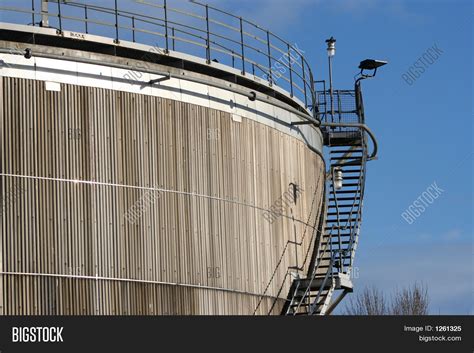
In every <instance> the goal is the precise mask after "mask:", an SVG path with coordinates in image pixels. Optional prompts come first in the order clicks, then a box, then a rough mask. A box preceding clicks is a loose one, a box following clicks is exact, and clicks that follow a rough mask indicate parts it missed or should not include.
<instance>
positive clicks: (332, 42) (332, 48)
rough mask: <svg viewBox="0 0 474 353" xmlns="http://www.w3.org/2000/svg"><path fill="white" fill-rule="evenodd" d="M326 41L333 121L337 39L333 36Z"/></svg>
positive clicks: (332, 119) (332, 117) (332, 120)
mask: <svg viewBox="0 0 474 353" xmlns="http://www.w3.org/2000/svg"><path fill="white" fill-rule="evenodd" d="M326 43H327V45H328V47H327V51H328V61H329V96H330V98H331V122H334V99H333V97H334V92H333V88H332V58H333V56H334V55H336V39H334V37H331V38H329V39H326Z"/></svg>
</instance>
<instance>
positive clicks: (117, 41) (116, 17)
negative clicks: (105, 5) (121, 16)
mask: <svg viewBox="0 0 474 353" xmlns="http://www.w3.org/2000/svg"><path fill="white" fill-rule="evenodd" d="M117 1H118V0H115V43H116V44H118V43H120V40H119V27H118V4H117Z"/></svg>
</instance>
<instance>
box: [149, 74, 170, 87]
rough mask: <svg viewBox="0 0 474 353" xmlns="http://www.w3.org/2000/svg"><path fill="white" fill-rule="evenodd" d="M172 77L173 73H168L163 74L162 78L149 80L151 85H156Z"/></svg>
mask: <svg viewBox="0 0 474 353" xmlns="http://www.w3.org/2000/svg"><path fill="white" fill-rule="evenodd" d="M170 79H171V74H168V75H166V76H163V77H160V78H156V79H154V80H150V81H148V83H149V84H150V85H154V84H155V83H160V82H163V81H168V80H170Z"/></svg>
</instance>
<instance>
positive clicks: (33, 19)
mask: <svg viewBox="0 0 474 353" xmlns="http://www.w3.org/2000/svg"><path fill="white" fill-rule="evenodd" d="M31 24H32V25H33V27H34V26H35V0H31Z"/></svg>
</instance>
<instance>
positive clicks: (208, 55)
mask: <svg viewBox="0 0 474 353" xmlns="http://www.w3.org/2000/svg"><path fill="white" fill-rule="evenodd" d="M206 35H207V37H206V60H207V63H208V64H210V63H211V36H210V34H209V6H208V5H207V4H206Z"/></svg>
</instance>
